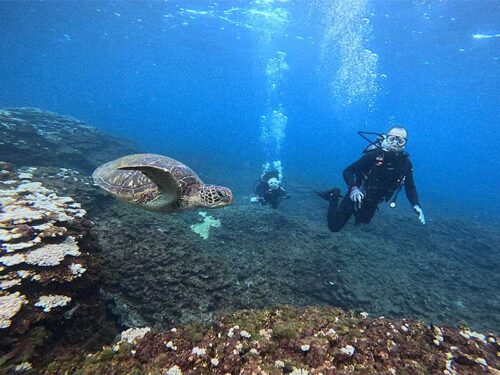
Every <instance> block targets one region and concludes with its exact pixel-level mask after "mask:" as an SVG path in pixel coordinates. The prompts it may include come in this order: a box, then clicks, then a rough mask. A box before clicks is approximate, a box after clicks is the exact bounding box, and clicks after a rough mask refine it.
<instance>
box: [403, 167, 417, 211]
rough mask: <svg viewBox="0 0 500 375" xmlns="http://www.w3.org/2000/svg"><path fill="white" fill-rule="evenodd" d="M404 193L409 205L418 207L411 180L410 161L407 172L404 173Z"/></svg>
mask: <svg viewBox="0 0 500 375" xmlns="http://www.w3.org/2000/svg"><path fill="white" fill-rule="evenodd" d="M405 192H406V197H407V198H408V201H409V202H410V203H411V205H412V207H414V206H415V205H417V206H420V203H419V202H418V194H417V188H416V186H415V180H414V179H413V166H412V164H411V161H408V170H407V171H406V178H405Z"/></svg>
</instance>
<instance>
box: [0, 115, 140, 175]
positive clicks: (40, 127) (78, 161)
mask: <svg viewBox="0 0 500 375" xmlns="http://www.w3.org/2000/svg"><path fill="white" fill-rule="evenodd" d="M136 151H137V149H136V148H135V146H134V145H133V144H131V143H130V142H128V141H125V140H123V139H119V138H116V137H113V136H110V135H107V134H104V133H103V132H101V131H99V130H98V129H96V128H93V127H91V126H88V125H86V124H85V123H83V122H81V121H79V120H77V119H74V118H72V117H67V116H62V115H59V114H57V113H52V112H47V111H43V110H40V109H36V108H8V109H2V110H0V160H4V161H7V162H10V163H13V164H14V165H15V166H17V167H19V166H23V165H37V166H52V167H64V168H73V169H77V170H81V171H86V172H91V171H92V170H93V169H94V168H96V167H97V166H99V165H101V164H103V163H105V162H107V161H109V160H112V159H114V158H117V157H120V156H123V155H126V154H131V153H134V152H136Z"/></svg>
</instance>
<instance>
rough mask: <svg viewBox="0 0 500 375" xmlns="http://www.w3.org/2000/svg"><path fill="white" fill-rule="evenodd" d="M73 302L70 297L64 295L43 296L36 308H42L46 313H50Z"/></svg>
mask: <svg viewBox="0 0 500 375" xmlns="http://www.w3.org/2000/svg"><path fill="white" fill-rule="evenodd" d="M70 301H71V298H70V297H67V296H62V295H58V294H56V295H48V296H41V297H40V299H39V300H38V302H37V303H35V306H36V307H40V308H42V309H43V311H44V312H50V310H52V309H53V308H55V307H63V306H66V305H67V304H68V303H69V302H70Z"/></svg>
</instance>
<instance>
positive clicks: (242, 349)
mask: <svg viewBox="0 0 500 375" xmlns="http://www.w3.org/2000/svg"><path fill="white" fill-rule="evenodd" d="M437 331H439V335H440V339H439V341H437V342H436V338H435V337H436V332H437ZM122 336H125V337H127V336H128V333H125V335H123V334H122ZM120 343H121V345H120V346H119V347H117V346H115V347H114V348H110V347H105V348H103V350H102V351H99V352H97V353H93V354H91V355H88V356H87V357H86V358H80V361H78V362H75V361H73V362H72V361H67V360H64V358H62V359H60V360H57V361H54V362H53V363H51V364H50V365H49V367H48V368H47V370H41V373H46V374H65V373H78V374H82V375H85V374H88V375H90V374H108V375H115V374H116V375H118V374H159V375H164V374H262V375H264V374H269V375H271V374H276V375H277V374H302V375H304V374H311V375H314V374H325V375H328V374H353V373H356V374H402V373H408V374H447V375H451V374H498V373H500V371H499V368H500V367H499V366H500V358H499V356H498V353H499V349H500V346H499V343H498V337H495V336H493V335H491V334H488V335H480V334H477V333H471V332H470V331H467V330H461V329H453V328H449V327H435V326H431V327H429V326H427V325H426V324H424V323H422V322H419V321H416V320H411V319H410V320H408V319H403V320H393V319H385V318H383V317H381V318H377V319H371V318H367V317H366V315H360V314H354V313H346V312H344V311H342V310H340V309H334V308H326V307H324V308H316V307H308V308H300V309H297V308H293V307H288V306H279V307H275V308H272V309H264V310H255V311H240V312H235V313H232V314H226V315H223V316H221V317H220V318H219V319H218V320H217V322H215V323H214V324H213V325H210V326H205V327H200V326H189V325H188V326H181V327H177V328H173V329H171V330H169V331H167V332H155V331H151V332H150V331H149V330H142V331H140V332H138V333H137V334H136V335H133V340H128V341H127V340H126V339H123V338H122V339H121V340H120ZM44 371H45V372H44Z"/></svg>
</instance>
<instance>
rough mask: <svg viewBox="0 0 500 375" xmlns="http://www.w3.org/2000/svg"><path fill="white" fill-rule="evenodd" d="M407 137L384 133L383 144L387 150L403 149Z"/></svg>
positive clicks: (396, 150)
mask: <svg viewBox="0 0 500 375" xmlns="http://www.w3.org/2000/svg"><path fill="white" fill-rule="evenodd" d="M406 142H407V139H406V138H404V137H400V136H397V135H384V136H383V139H382V142H381V146H382V149H383V150H385V151H394V152H398V151H401V150H402V149H403V148H404V147H405V146H406Z"/></svg>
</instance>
